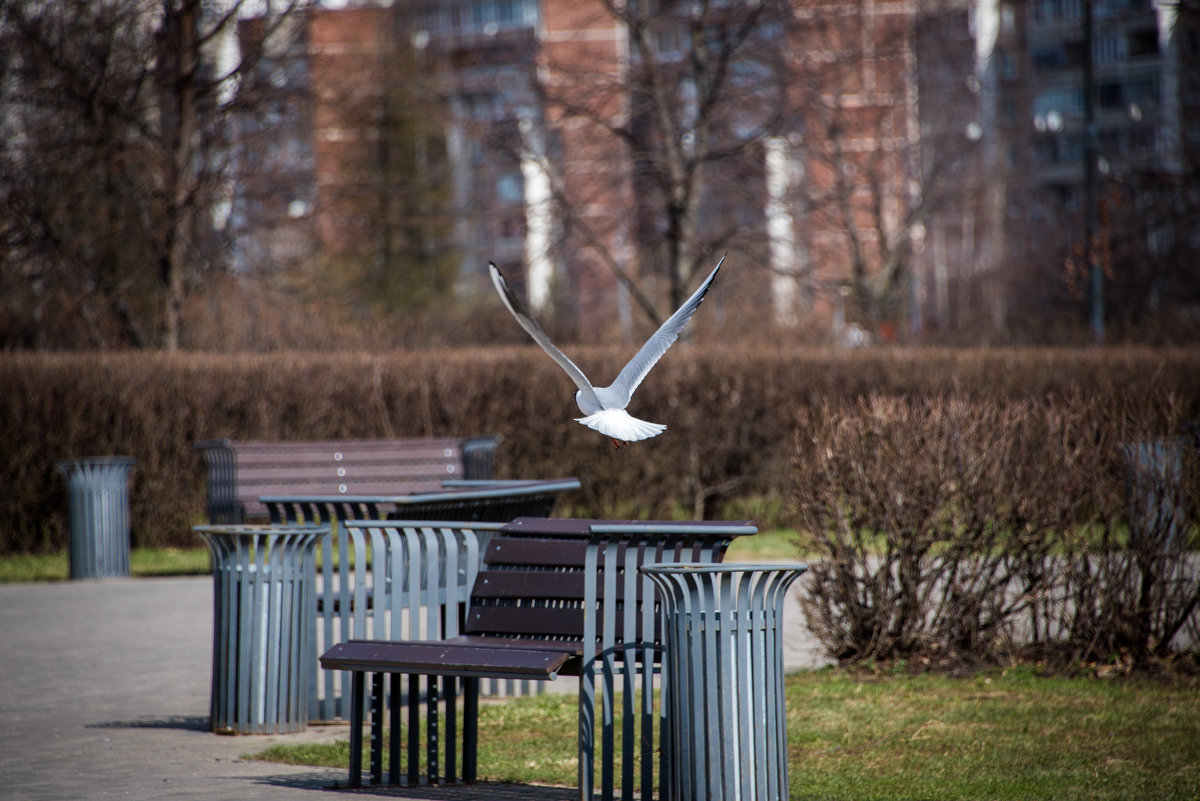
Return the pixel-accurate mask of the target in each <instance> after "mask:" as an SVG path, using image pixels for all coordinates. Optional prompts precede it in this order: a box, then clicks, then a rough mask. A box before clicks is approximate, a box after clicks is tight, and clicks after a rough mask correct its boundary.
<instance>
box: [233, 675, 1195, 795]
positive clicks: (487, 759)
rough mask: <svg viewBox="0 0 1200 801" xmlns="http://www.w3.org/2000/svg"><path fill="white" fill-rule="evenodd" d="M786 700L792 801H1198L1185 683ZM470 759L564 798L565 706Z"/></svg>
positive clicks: (843, 679) (857, 682) (925, 682)
mask: <svg viewBox="0 0 1200 801" xmlns="http://www.w3.org/2000/svg"><path fill="white" fill-rule="evenodd" d="M786 692H787V711H788V745H789V753H790V780H791V798H792V799H804V800H805V801H818V800H819V801H841V800H842V799H845V801H872V800H874V799H878V800H880V801H883V800H886V801H899V800H900V799H905V800H906V801H907V800H908V799H913V800H914V801H915V799H947V800H951V799H952V800H953V801H973V800H974V799H978V800H979V801H984V800H986V801H1007V800H1008V799H1012V800H1013V801H1016V800H1017V799H1054V801H1075V800H1078V801H1083V800H1084V799H1087V800H1088V801H1103V800H1104V799H1112V800H1113V801H1117V799H1122V800H1123V799H1134V798H1136V799H1142V800H1143V801H1145V800H1146V799H1195V798H1200V691H1198V687H1197V685H1196V683H1195V682H1194V681H1192V682H1190V683H1187V684H1186V685H1185V684H1167V683H1160V682H1153V681H1116V682H1106V681H1102V680H1098V679H1088V678H1044V677H1039V676H1036V675H1034V673H1033V672H1032V671H1030V670H1028V669H1024V668H1018V669H1014V670H1009V671H995V672H989V673H985V674H980V675H978V676H975V677H972V678H966V679H954V678H948V677H943V676H932V675H923V676H907V675H885V676H860V675H856V674H852V673H848V672H845V671H841V670H835V669H828V670H821V671H816V672H801V673H797V674H793V675H791V676H789V677H788V679H787V690H786ZM480 746H481V747H480V755H479V767H480V774H481V775H480V778H481V779H483V780H490V781H506V782H522V783H548V784H560V785H573V784H574V782H575V753H574V748H575V701H574V697H573V696H570V695H567V696H559V695H547V696H541V697H535V698H525V699H516V700H512V701H506V702H502V703H496V704H486V705H484V706H483V707H482V708H481V710H480ZM250 758H253V759H261V760H270V761H279V762H290V763H296V764H307V765H331V766H337V767H345V766H346V765H347V764H348V761H349V752H348V744H347V743H346V742H342V743H339V744H336V745H326V746H288V745H280V746H276V747H274V748H272V749H270V750H268V751H264V752H262V753H259V754H254V755H252V756H251V757H250Z"/></svg>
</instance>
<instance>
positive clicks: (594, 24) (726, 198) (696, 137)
mask: <svg viewBox="0 0 1200 801" xmlns="http://www.w3.org/2000/svg"><path fill="white" fill-rule="evenodd" d="M590 8H591V9H592V11H591V13H590V16H588V14H587V12H585V11H583V10H579V11H578V14H579V15H580V16H579V17H578V18H577V19H576V20H575V21H574V22H573V25H574V28H573V32H572V34H571V35H569V36H567V38H566V40H565V42H563V43H559V44H552V45H551V46H549V47H548V48H547V52H546V53H545V56H544V58H542V59H541V60H540V61H539V64H538V67H539V72H538V75H539V81H538V82H537V87H538V89H539V91H540V92H541V94H542V103H543V105H544V107H545V108H546V109H547V119H548V123H549V125H550V127H551V129H552V130H553V131H554V132H555V134H556V144H557V147H558V149H559V151H560V152H559V155H560V156H561V159H562V161H563V162H565V163H568V164H570V165H571V170H570V171H567V170H564V171H562V172H554V173H553V174H552V182H551V183H552V187H553V192H554V196H555V199H556V201H557V207H558V209H559V214H560V216H561V217H562V220H563V232H564V237H566V239H567V241H569V242H570V241H573V242H574V243H575V244H574V245H573V246H569V247H568V250H569V251H570V252H572V253H577V252H579V251H581V250H588V251H590V252H591V253H592V254H593V256H594V259H595V260H596V261H597V262H599V264H600V265H602V269H605V270H607V271H608V272H610V273H611V275H612V276H614V277H615V279H616V281H617V282H618V283H620V284H621V285H622V286H624V287H625V288H626V289H627V290H628V292H629V296H630V298H631V299H632V301H633V303H634V304H635V305H636V306H637V308H639V309H640V310H641V312H643V313H644V315H645V316H646V317H647V318H648V319H649V320H650V321H652V322H655V323H657V322H658V321H660V320H661V318H662V316H663V313H664V312H665V311H666V310H667V309H669V308H675V307H676V306H677V305H678V303H680V302H681V301H682V299H683V297H685V296H686V294H687V292H688V291H689V289H690V286H691V283H692V281H693V278H694V276H695V274H696V272H697V270H700V269H705V268H711V262H712V261H713V257H714V255H719V253H720V252H722V251H724V250H727V249H730V248H745V249H747V250H750V251H753V250H754V249H755V248H757V250H758V254H759V255H760V256H762V255H763V254H765V252H766V249H765V245H764V243H763V236H762V226H763V222H762V209H763V206H764V203H765V200H764V197H765V191H764V190H763V177H762V174H763V160H764V149H765V143H766V142H767V141H768V139H770V138H771V137H775V136H778V135H780V134H781V133H782V134H786V133H787V132H788V131H789V130H790V128H791V125H792V124H793V122H794V117H793V115H792V112H791V106H790V104H789V102H788V101H789V97H788V93H787V89H786V86H787V80H786V74H785V72H784V71H783V69H782V66H783V61H784V58H785V44H786V43H785V42H784V40H783V36H782V34H783V20H784V19H785V18H786V17H787V15H788V14H789V13H790V12H789V4H787V3H783V2H759V3H717V2H687V3H684V2H661V3H618V2H612V0H600V1H599V2H596V3H594V4H591V6H590ZM580 31H583V32H585V33H587V34H591V36H590V37H589V36H587V35H580ZM596 33H599V36H596V35H595V34H596ZM604 36H611V37H612V38H613V40H614V41H615V43H616V44H615V46H613V47H610V48H607V49H601V48H599V47H596V46H594V42H595V41H597V40H602V37H604ZM564 173H565V174H564ZM598 209H600V210H602V211H601V212H597V210H598ZM755 261H760V263H765V259H761V260H759V259H756V260H755ZM656 286H657V287H658V288H659V289H658V290H657V291H655V287H656ZM656 295H657V297H656Z"/></svg>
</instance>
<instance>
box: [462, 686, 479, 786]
mask: <svg viewBox="0 0 1200 801" xmlns="http://www.w3.org/2000/svg"><path fill="white" fill-rule="evenodd" d="M478 744H479V679H477V678H465V679H463V781H464V782H466V783H467V784H474V783H475V765H476V762H477V761H478V749H477V746H478Z"/></svg>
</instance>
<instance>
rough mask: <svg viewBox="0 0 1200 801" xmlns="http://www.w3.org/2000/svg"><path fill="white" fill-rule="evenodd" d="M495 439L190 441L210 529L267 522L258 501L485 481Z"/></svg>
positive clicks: (385, 492)
mask: <svg viewBox="0 0 1200 801" xmlns="http://www.w3.org/2000/svg"><path fill="white" fill-rule="evenodd" d="M496 441H497V439H496V437H493V436H483V437H471V438H467V439H452V438H441V439H437V438H426V439H421V438H412V439H345V440H326V441H277V442H275V441H234V440H228V439H219V440H205V441H203V442H197V443H196V444H195V446H194V447H195V448H197V449H198V450H200V451H202V452H203V454H204V460H205V462H206V464H207V466H208V518H209V522H210V523H214V524H223V523H231V524H236V523H242V522H245V521H247V520H249V519H252V518H266V517H267V516H268V510H267V508H266V506H265V505H264V504H263V503H262V502H261V501H260V498H261V497H262V496H263V495H335V496H336V495H373V496H378V495H401V494H407V493H419V492H431V491H436V490H440V489H442V488H443V485H442V482H443V481H446V480H452V481H453V480H460V479H490V478H491V477H492V475H493V454H494V452H495V448H496Z"/></svg>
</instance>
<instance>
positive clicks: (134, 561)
mask: <svg viewBox="0 0 1200 801" xmlns="http://www.w3.org/2000/svg"><path fill="white" fill-rule="evenodd" d="M794 537H795V535H794V533H793V532H791V531H786V530H782V529H777V530H773V531H762V532H759V533H758V534H755V535H754V536H752V537H739V538H738V539H736V540H734V541H733V544H732V545H730V547H729V551H728V553H727V554H726V556H725V561H727V562H754V561H759V560H764V559H766V560H779V559H796V558H797V554H798V551H797V548H796V546H795V545H794V544H793V542H792V540H793V539H794ZM318 560H319V555H318ZM129 570H130V572H131V573H132V574H133V575H134V576H190V575H205V574H207V573H210V572H211V570H212V568H211V566H210V562H209V556H208V549H207V548H134V549H133V550H131V551H130V553H129ZM68 578H70V563H69V560H68V557H67V554H66V552H63V553H55V554H18V555H15V556H2V557H0V583H13V582H19V581H65V580H67V579H68Z"/></svg>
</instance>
